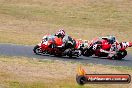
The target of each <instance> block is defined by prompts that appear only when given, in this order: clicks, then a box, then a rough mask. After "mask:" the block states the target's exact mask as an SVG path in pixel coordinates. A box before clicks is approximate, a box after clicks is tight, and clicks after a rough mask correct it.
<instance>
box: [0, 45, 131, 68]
mask: <svg viewBox="0 0 132 88" xmlns="http://www.w3.org/2000/svg"><path fill="white" fill-rule="evenodd" d="M33 47H34V46H24V45H15V44H0V55H6V56H24V57H30V58H39V59H50V60H62V61H75V62H81V63H93V64H103V65H114V66H130V67H132V54H130V53H128V55H127V56H126V57H125V58H124V59H123V60H109V59H103V58H98V57H84V56H80V57H78V58H68V57H54V56H49V55H43V56H42V55H36V54H34V53H33Z"/></svg>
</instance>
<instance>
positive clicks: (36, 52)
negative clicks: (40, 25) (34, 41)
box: [33, 45, 42, 55]
mask: <svg viewBox="0 0 132 88" xmlns="http://www.w3.org/2000/svg"><path fill="white" fill-rule="evenodd" d="M33 52H34V53H35V54H37V55H41V54H42V50H41V48H40V46H38V45H36V46H35V47H34V49H33Z"/></svg>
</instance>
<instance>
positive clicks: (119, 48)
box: [82, 40, 132, 60]
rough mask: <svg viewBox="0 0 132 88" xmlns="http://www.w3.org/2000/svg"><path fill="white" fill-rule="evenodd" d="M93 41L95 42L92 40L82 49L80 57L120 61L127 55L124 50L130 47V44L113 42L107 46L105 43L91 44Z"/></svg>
mask: <svg viewBox="0 0 132 88" xmlns="http://www.w3.org/2000/svg"><path fill="white" fill-rule="evenodd" d="M94 41H96V40H92V42H91V43H90V44H89V46H88V47H87V48H85V49H83V51H82V55H84V56H92V55H95V56H98V57H107V58H109V59H115V60H121V59H122V58H124V57H125V56H126V55H127V51H126V49H127V48H128V47H131V46H132V42H120V43H118V42H115V43H114V44H109V43H107V42H106V41H101V42H100V41H99V42H96V43H93V42H94Z"/></svg>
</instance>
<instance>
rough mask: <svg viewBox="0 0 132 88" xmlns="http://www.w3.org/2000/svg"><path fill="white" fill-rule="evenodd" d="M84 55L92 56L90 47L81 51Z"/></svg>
mask: <svg viewBox="0 0 132 88" xmlns="http://www.w3.org/2000/svg"><path fill="white" fill-rule="evenodd" d="M82 54H83V55H84V56H87V57H89V56H92V55H93V52H92V50H90V49H85V50H83V53H82Z"/></svg>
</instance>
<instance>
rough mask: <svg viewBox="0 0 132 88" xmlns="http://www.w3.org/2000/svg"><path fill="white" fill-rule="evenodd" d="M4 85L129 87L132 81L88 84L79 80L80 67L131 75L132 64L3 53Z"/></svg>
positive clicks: (19, 87) (25, 87)
mask: <svg viewBox="0 0 132 88" xmlns="http://www.w3.org/2000/svg"><path fill="white" fill-rule="evenodd" d="M0 64H1V65H0V69H1V70H0V86H2V87H3V88H53V87H54V88H106V87H107V88H112V87H114V88H128V87H131V83H130V84H125V85H124V84H87V85H84V86H80V85H78V84H77V83H76V81H75V76H76V73H77V68H78V66H80V65H81V66H82V67H83V68H84V69H85V70H86V71H87V73H96V74H98V73H99V74H101V73H102V74H125V73H127V74H130V75H132V69H131V67H127V68H128V69H126V67H118V66H105V65H96V64H83V63H77V62H76V63H73V62H65V61H58V60H44V59H43V60H42V59H37V58H27V57H8V56H0Z"/></svg>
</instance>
